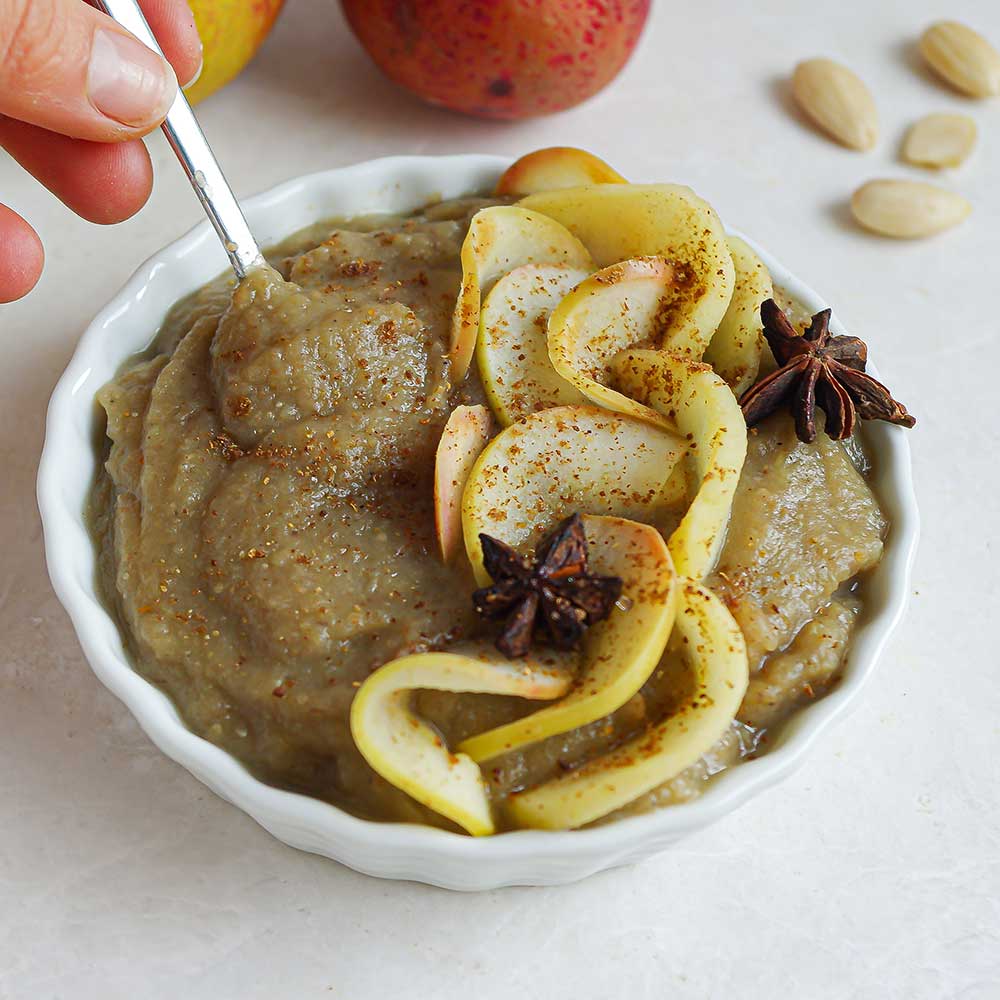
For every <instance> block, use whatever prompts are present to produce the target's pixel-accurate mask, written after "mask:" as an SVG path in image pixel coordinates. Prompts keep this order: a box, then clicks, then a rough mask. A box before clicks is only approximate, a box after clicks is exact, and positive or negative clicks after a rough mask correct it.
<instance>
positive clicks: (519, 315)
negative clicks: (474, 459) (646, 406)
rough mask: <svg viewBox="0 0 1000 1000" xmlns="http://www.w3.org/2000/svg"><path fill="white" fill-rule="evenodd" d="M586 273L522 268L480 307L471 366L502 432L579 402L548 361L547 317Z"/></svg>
mask: <svg viewBox="0 0 1000 1000" xmlns="http://www.w3.org/2000/svg"><path fill="white" fill-rule="evenodd" d="M587 274H588V272H587V271H584V270H581V269H579V268H571V267H558V266H556V265H554V264H524V265H523V266H522V267H516V268H514V270H513V271H511V272H510V273H509V274H505V275H504V276H503V277H502V278H501V279H500V280H499V281H498V282H497V283H496V284H495V285H494V286H493V289H492V291H491V292H490V294H489V295H487V296H486V301H485V302H484V303H483V310H482V321H481V323H480V330H479V342H478V343H477V345H476V363H477V365H478V367H479V377H480V379H481V380H482V383H483V389H484V390H485V391H486V398H487V399H488V400H489V403H490V407H491V408H492V410H493V413H494V414H495V415H496V418H497V420H499V421H500V423H501V424H502V425H503V426H504V427H508V426H510V424H513V423H515V422H516V421H518V420H520V419H521V417H524V416H527V415H528V414H529V413H537V412H538V411H539V410H547V409H549V407H552V406H568V405H572V404H574V403H582V402H584V398H583V396H582V395H581V394H580V393H579V392H578V391H577V390H576V389H575V388H574V387H573V386H572V385H570V383H569V382H567V381H566V380H565V379H564V378H562V377H561V376H560V375H559V374H557V372H556V371H555V369H554V368H553V367H552V363H551V362H550V361H549V350H548V344H547V338H546V329H547V324H548V319H549V314H550V313H551V312H552V310H553V309H555V307H556V306H557V305H558V304H559V302H560V301H561V300H562V298H563V297H564V296H565V295H566V293H567V292H569V291H571V290H572V289H573V288H574V286H576V285H578V284H579V283H580V282H581V281H583V280H584V278H586V277H587Z"/></svg>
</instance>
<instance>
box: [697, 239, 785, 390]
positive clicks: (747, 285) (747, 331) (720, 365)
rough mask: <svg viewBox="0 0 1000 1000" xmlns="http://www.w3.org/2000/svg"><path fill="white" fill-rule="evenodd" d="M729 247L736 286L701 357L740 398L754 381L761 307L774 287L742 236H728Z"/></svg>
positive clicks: (761, 336) (760, 339) (760, 344)
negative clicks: (703, 355)
mask: <svg viewBox="0 0 1000 1000" xmlns="http://www.w3.org/2000/svg"><path fill="white" fill-rule="evenodd" d="M729 249H730V250H731V251H732V255H733V264H734V265H735V267H736V287H735V289H734V290H733V298H732V301H731V302H730V303H729V308H728V309H727V310H726V315H725V316H723V317H722V322H721V323H720V324H719V329H718V330H716V331H715V336H714V337H713V338H712V341H711V343H710V344H709V345H708V349H707V350H706V351H705V357H704V359H703V360H704V361H706V362H707V363H708V364H710V365H711V366H712V367H713V368H714V369H715V370H716V371H717V372H718V373H719V374H720V375H721V376H722V377H723V378H724V379H725V380H726V381H727V382H728V383H729V387H730V388H731V389H732V390H733V393H734V394H735V395H736V397H737V398H739V397H740V396H741V395H742V394H743V393H744V392H745V391H746V390H747V389H749V388H750V386H751V385H753V384H754V382H756V381H757V372H758V370H759V369H760V357H761V353H762V352H763V350H764V332H763V330H764V328H763V325H762V323H761V320H760V307H761V303H763V302H765V301H766V300H767V299H771V298H774V287H773V285H772V284H771V273H770V272H769V271H768V269H767V266H766V265H765V264H764V262H763V261H762V260H761V259H760V257H758V256H757V254H755V253H754V252H753V250H751V249H750V247H749V246H747V244H746V243H744V242H743V240H741V239H740V238H739V237H737V236H730V237H729Z"/></svg>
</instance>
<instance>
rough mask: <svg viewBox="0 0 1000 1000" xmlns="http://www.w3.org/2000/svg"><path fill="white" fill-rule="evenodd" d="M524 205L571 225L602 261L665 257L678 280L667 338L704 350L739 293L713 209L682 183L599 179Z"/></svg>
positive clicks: (693, 352) (682, 348)
mask: <svg viewBox="0 0 1000 1000" xmlns="http://www.w3.org/2000/svg"><path fill="white" fill-rule="evenodd" d="M518 204H519V205H520V206H522V207H523V208H526V209H529V210H530V211H533V212H541V213H542V214H543V215H547V216H550V217H551V218H553V219H555V220H556V221H558V222H560V223H561V224H562V225H563V226H565V227H566V228H567V229H569V230H570V231H571V232H572V233H573V234H574V235H575V236H576V237H578V238H579V239H580V240H581V241H582V242H583V244H584V245H585V246H586V247H587V249H588V250H589V251H590V253H591V255H592V256H593V258H594V260H595V261H596V262H597V265H598V266H599V267H606V266H607V265H609V264H615V263H617V262H619V261H623V260H627V259H629V258H631V257H663V258H665V259H666V260H668V261H669V262H670V263H671V264H673V265H674V268H675V269H676V271H677V278H678V282H679V285H680V289H679V291H678V294H677V296H676V297H675V300H674V304H673V306H672V308H671V309H670V314H669V315H668V316H665V317H664V321H665V322H664V328H663V332H662V338H663V339H662V345H661V346H663V347H667V348H669V349H670V350H673V351H675V352H679V353H683V354H688V355H690V356H692V357H694V358H695V359H698V358H700V357H701V356H702V354H703V353H704V351H705V348H706V347H707V346H708V343H709V341H710V340H711V339H712V335H713V334H714V333H715V331H716V329H717V328H718V326H719V323H720V322H721V321H722V317H723V316H724V315H725V314H726V310H727V308H728V307H729V302H730V299H731V298H732V295H733V285H734V280H735V276H734V268H733V257H732V254H731V253H730V251H729V245H728V244H727V242H726V234H725V231H724V230H723V228H722V223H721V222H720V221H719V217H718V216H717V215H716V214H715V211H714V210H713V209H712V207H711V206H710V205H709V204H708V202H706V201H703V200H702V199H701V198H699V197H698V196H697V195H696V194H695V193H694V192H693V191H692V190H691V189H690V188H687V187H682V186H681V185H678V184H594V185H590V186H589V187H576V188H565V189H562V190H558V191H543V192H540V193H538V194H533V195H529V196H528V197H527V198H523V199H522V200H521V201H520V202H518Z"/></svg>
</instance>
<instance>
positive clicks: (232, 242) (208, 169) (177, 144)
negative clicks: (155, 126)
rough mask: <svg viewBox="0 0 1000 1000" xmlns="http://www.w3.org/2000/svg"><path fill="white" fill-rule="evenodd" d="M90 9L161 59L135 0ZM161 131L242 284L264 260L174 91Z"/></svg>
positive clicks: (104, 1)
mask: <svg viewBox="0 0 1000 1000" xmlns="http://www.w3.org/2000/svg"><path fill="white" fill-rule="evenodd" d="M96 5H97V6H98V7H99V8H100V9H101V10H103V11H104V13H105V14H108V15H109V16H111V17H113V18H114V19H115V20H116V21H117V22H118V23H119V24H120V25H122V27H124V28H127V29H128V30H129V31H131V32H132V34H133V35H135V37H136V38H138V39H139V41H141V42H143V43H144V44H146V45H148V46H149V47H150V48H151V49H153V51H154V52H159V53H160V54H161V55H162V51H161V49H160V46H159V45H158V44H157V43H156V39H155V38H154V37H153V32H152V31H150V29H149V25H148V24H147V23H146V18H145V17H143V14H142V11H141V10H140V8H139V4H138V3H137V2H136V0H96ZM163 131H164V133H165V134H166V137H167V142H169V143H170V147H171V149H173V151H174V153H175V154H176V155H177V159H178V160H180V161H181V166H182V167H183V168H184V172H185V173H186V174H187V175H188V180H190V181H191V186H192V187H193V188H194V191H195V194H196V195H198V200H199V201H200V202H201V204H202V207H203V208H204V209H205V213H206V214H207V215H208V217H209V219H210V220H211V222H212V225H213V226H214V227H215V231H216V232H217V233H218V234H219V239H220V240H221V241H222V245H223V247H224V248H225V250H226V253H227V254H228V255H229V260H230V263H231V264H232V265H233V270H234V271H235V272H236V277H237V278H239V279H240V280H241V281H242V280H243V278H244V277H245V276H246V273H247V270H248V268H250V267H253V266H255V265H258V264H263V263H264V256H263V254H262V253H261V252H260V247H259V246H257V241H256V240H255V239H254V237H253V233H251V232H250V227H249V226H248V225H247V220H246V218H245V217H244V215H243V210H242V209H241V208H240V205H239V202H238V201H237V200H236V196H235V195H234V194H233V192H232V188H230V186H229V183H228V182H227V181H226V178H225V176H224V175H223V173H222V169H221V168H220V167H219V164H218V161H217V160H216V159H215V155H214V154H213V153H212V149H211V147H210V146H209V144H208V141H207V140H206V139H205V134H204V133H203V132H202V130H201V126H200V125H199V124H198V119H197V118H195V116H194V112H193V111H192V110H191V105H190V104H188V102H187V98H186V97H185V96H184V94H183V92H182V91H180V90H178V91H177V98H176V100H175V101H174V103H173V105H172V106H171V108H170V112H169V113H168V114H167V119H166V121H165V122H164V123H163Z"/></svg>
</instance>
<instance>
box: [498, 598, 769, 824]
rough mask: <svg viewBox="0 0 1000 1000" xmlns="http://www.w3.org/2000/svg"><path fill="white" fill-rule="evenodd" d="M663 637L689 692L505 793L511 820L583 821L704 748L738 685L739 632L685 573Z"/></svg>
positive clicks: (741, 675) (668, 774) (718, 731)
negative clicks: (634, 730)
mask: <svg viewBox="0 0 1000 1000" xmlns="http://www.w3.org/2000/svg"><path fill="white" fill-rule="evenodd" d="M671 644H672V646H673V648H675V649H677V650H679V652H680V653H681V655H682V656H683V658H684V660H685V661H686V664H687V666H688V668H689V670H690V671H691V672H692V674H693V675H694V681H695V683H694V685H693V690H692V693H691V694H690V695H688V697H687V698H686V699H685V700H684V701H683V702H682V703H681V705H680V706H679V707H678V708H676V709H675V710H674V711H672V712H671V713H670V714H669V715H668V716H667V717H666V718H664V719H662V720H661V721H660V722H659V723H657V724H655V725H653V726H652V727H650V728H649V729H647V730H646V731H645V732H643V733H641V734H640V735H639V736H637V737H635V738H634V739H632V740H630V741H629V742H627V743H625V744H624V745H622V746H620V747H618V748H617V749H615V750H612V751H611V752H610V753H608V754H605V755H604V756H602V757H599V758H597V759H595V760H592V761H590V762H588V763H587V764H584V765H583V766H582V767H580V768H579V769H577V770H575V771H572V772H570V773H569V774H564V775H560V776H559V777H558V778H554V779H553V780H551V781H548V782H545V783H544V784H542V785H539V786H537V787H535V788H531V789H528V790H527V791H524V792H517V793H515V794H513V795H512V796H511V797H510V799H509V800H508V802H507V806H506V815H507V817H508V818H509V820H510V822H511V825H512V826H515V827H520V828H525V827H527V828H533V829H542V830H566V829H575V828H577V827H580V826H584V825H585V824H587V823H591V822H593V821H594V820H596V819H600V818H601V817H602V816H606V815H607V814H608V813H610V812H614V810H616V809H620V808H621V807H622V806H624V805H627V804H628V803H629V802H632V801H633V800H634V799H636V798H638V797H639V796H640V795H643V794H645V793H646V792H648V791H651V790H652V789H654V788H656V787H657V786H658V785H661V784H663V782H665V781H669V780H670V779H671V778H673V777H675V776H676V775H677V774H679V773H680V772H681V771H683V770H684V769H685V768H687V767H690V766H691V765H692V764H694V763H695V762H696V761H697V760H699V759H700V758H701V757H702V756H704V754H705V753H707V752H708V750H710V749H711V747H712V746H713V745H714V744H715V742H716V741H717V740H718V739H719V737H720V736H721V735H722V734H723V733H724V732H725V730H726V728H727V727H728V726H729V724H730V722H731V721H732V719H733V718H734V716H735V715H736V712H737V710H738V709H739V706H740V702H741V701H742V700H743V695H744V693H745V692H746V687H747V682H748V676H749V671H748V667H747V652H746V643H745V641H744V638H743V633H742V632H741V631H740V629H739V626H738V625H737V624H736V622H735V620H734V619H733V616H732V615H731V614H730V613H729V611H728V610H727V608H726V606H725V605H724V604H723V603H722V602H721V601H720V600H719V599H718V598H717V597H716V596H715V594H713V593H712V591H710V590H708V589H706V588H705V587H702V586H701V585H699V584H697V583H694V582H693V581H686V582H685V583H683V584H682V586H681V595H680V600H679V607H678V610H677V617H676V621H675V624H674V635H673V636H672V637H671Z"/></svg>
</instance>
